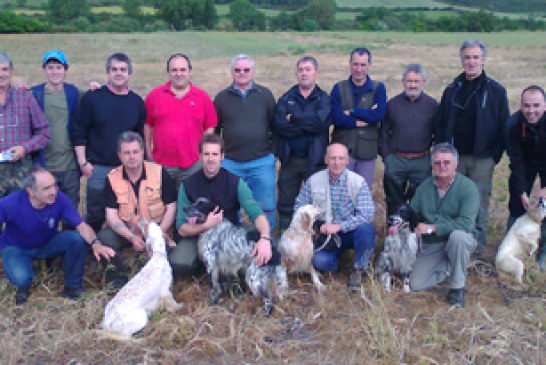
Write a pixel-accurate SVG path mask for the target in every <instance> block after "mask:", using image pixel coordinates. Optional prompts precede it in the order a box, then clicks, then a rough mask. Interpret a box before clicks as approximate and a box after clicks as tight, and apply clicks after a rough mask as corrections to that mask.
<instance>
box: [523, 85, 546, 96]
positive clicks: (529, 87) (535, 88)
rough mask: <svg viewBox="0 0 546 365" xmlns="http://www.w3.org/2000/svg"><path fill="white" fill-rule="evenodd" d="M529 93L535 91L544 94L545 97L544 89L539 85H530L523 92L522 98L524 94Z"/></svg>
mask: <svg viewBox="0 0 546 365" xmlns="http://www.w3.org/2000/svg"><path fill="white" fill-rule="evenodd" d="M527 91H535V92H539V93H541V94H542V97H544V89H543V88H541V87H540V86H538V85H529V86H527V87H526V88H525V89H523V91H522V92H521V98H522V99H523V94H525V93H526V92H527Z"/></svg>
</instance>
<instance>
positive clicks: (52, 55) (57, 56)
mask: <svg viewBox="0 0 546 365" xmlns="http://www.w3.org/2000/svg"><path fill="white" fill-rule="evenodd" d="M50 60H56V61H59V62H60V63H61V64H62V65H63V66H65V67H66V66H68V61H67V60H66V56H65V55H64V53H62V52H61V51H59V50H57V49H52V50H51V51H47V52H46V53H44V57H43V58H42V67H44V66H45V64H46V63H47V61H50Z"/></svg>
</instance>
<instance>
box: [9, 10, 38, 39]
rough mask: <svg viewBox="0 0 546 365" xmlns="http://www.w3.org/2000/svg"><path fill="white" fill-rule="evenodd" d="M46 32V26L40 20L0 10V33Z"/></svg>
mask: <svg viewBox="0 0 546 365" xmlns="http://www.w3.org/2000/svg"><path fill="white" fill-rule="evenodd" d="M47 30H48V27H47V25H46V24H45V23H43V22H41V21H40V20H37V19H29V18H27V17H25V16H22V15H17V14H15V13H13V12H11V11H8V10H0V33H38V32H46V31H47Z"/></svg>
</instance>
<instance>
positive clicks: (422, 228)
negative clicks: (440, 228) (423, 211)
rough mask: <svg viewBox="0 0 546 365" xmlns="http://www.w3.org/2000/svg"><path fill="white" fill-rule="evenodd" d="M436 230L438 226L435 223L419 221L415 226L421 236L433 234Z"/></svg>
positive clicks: (416, 231)
mask: <svg viewBox="0 0 546 365" xmlns="http://www.w3.org/2000/svg"><path fill="white" fill-rule="evenodd" d="M434 232H436V226H435V225H434V224H426V223H419V224H418V225H417V227H416V228H415V233H417V235H418V236H419V237H421V236H423V235H428V234H433V233H434Z"/></svg>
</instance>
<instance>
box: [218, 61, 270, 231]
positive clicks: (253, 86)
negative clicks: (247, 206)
mask: <svg viewBox="0 0 546 365" xmlns="http://www.w3.org/2000/svg"><path fill="white" fill-rule="evenodd" d="M231 77H232V78H233V83H232V84H231V85H230V86H228V87H227V88H226V89H224V90H222V91H221V92H220V93H218V95H216V97H215V98H214V106H215V107H216V112H217V113H218V126H217V128H216V131H217V132H218V134H221V135H222V138H223V139H224V142H225V158H224V160H223V161H222V167H224V168H225V169H227V170H228V171H230V172H231V173H233V174H235V175H237V176H239V177H240V178H242V179H243V180H244V181H245V182H246V183H247V184H248V186H249V187H250V190H251V191H252V194H253V195H254V198H255V199H256V200H257V201H258V204H259V205H260V208H261V209H262V210H263V211H264V213H265V215H266V216H267V220H268V221H269V225H270V227H271V229H273V227H275V221H276V214H277V211H276V209H277V199H276V197H275V181H276V179H275V157H274V156H273V154H272V144H271V134H272V124H273V118H274V116H275V98H274V97H273V94H272V93H271V91H270V90H269V89H268V88H266V87H264V86H262V85H259V84H257V83H255V82H254V60H253V59H252V58H251V57H250V56H248V55H244V54H240V55H237V56H235V57H234V58H233V60H232V61H231Z"/></svg>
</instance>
